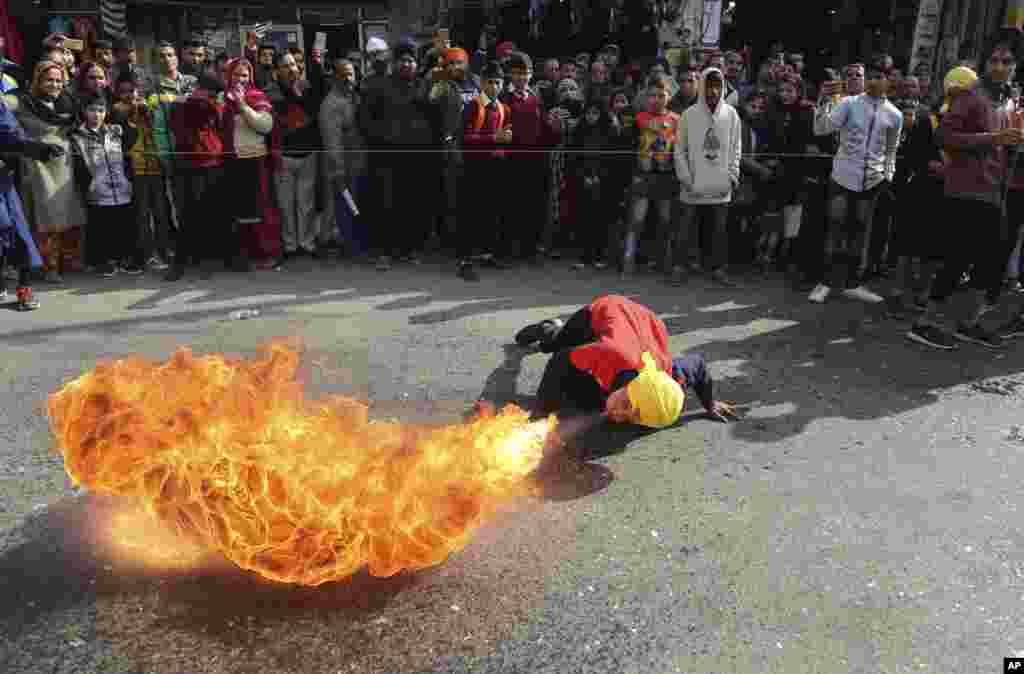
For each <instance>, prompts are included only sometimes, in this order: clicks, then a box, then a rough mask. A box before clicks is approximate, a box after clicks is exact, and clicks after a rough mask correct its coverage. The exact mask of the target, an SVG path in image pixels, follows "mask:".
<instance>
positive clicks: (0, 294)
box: [0, 288, 11, 302]
mask: <svg viewBox="0 0 1024 674" xmlns="http://www.w3.org/2000/svg"><path fill="white" fill-rule="evenodd" d="M10 298H11V296H10V295H9V294H8V292H7V288H4V289H3V290H0V302H6V301H7V300H9V299H10Z"/></svg>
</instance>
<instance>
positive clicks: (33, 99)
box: [18, 91, 78, 128]
mask: <svg viewBox="0 0 1024 674" xmlns="http://www.w3.org/2000/svg"><path fill="white" fill-rule="evenodd" d="M18 100H19V101H20V103H21V105H23V106H24V107H25V108H26V109H28V110H31V111H32V114H33V115H35V116H36V117H38V118H39V119H41V120H42V121H43V122H44V123H46V124H49V125H51V126H59V127H62V128H70V127H71V126H73V125H74V124H75V122H77V121H78V110H77V108H78V106H77V105H75V99H74V97H72V96H71V94H69V93H68V92H66V91H63V92H61V94H60V96H58V97H57V98H56V100H54V101H53V106H52V107H51V106H49V105H47V104H46V102H45V101H44V99H42V98H40V97H37V96H33V95H32V94H30V93H29V92H27V91H19V92H18Z"/></svg>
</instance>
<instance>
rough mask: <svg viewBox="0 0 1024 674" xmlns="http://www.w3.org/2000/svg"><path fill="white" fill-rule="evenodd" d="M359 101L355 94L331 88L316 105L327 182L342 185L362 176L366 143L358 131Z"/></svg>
mask: <svg viewBox="0 0 1024 674" xmlns="http://www.w3.org/2000/svg"><path fill="white" fill-rule="evenodd" d="M361 101H362V94H360V93H359V91H357V90H355V89H352V90H348V91H346V90H343V89H341V88H339V87H338V86H335V87H334V88H332V89H331V92H330V93H329V94H327V98H325V99H324V102H323V105H321V106H320V136H321V139H322V140H323V144H324V151H325V154H324V160H325V173H326V174H327V178H328V179H330V180H333V181H336V182H343V183H344V182H350V181H352V180H353V179H354V178H357V177H359V176H363V175H366V141H365V140H364V139H363V134H362V131H361V130H360V129H359V105H360V102H361Z"/></svg>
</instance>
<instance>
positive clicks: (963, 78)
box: [939, 66, 978, 114]
mask: <svg viewBox="0 0 1024 674" xmlns="http://www.w3.org/2000/svg"><path fill="white" fill-rule="evenodd" d="M977 81H978V73H976V72H974V70H972V69H970V68H968V67H967V66H958V67H956V68H953V69H952V70H950V71H949V72H948V73H946V77H945V78H944V79H943V80H942V90H943V92H945V98H943V100H942V107H941V108H940V109H939V111H940V112H941V113H942V114H945V113H946V111H947V110H949V106H950V105H952V104H953V90H954V89H970V88H971V87H973V86H974V84H975V82H977Z"/></svg>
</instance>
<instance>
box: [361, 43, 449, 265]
mask: <svg viewBox="0 0 1024 674" xmlns="http://www.w3.org/2000/svg"><path fill="white" fill-rule="evenodd" d="M395 66H396V68H395V73H394V74H393V75H392V76H391V77H390V79H389V81H388V82H387V83H385V84H383V85H381V86H380V87H374V88H373V89H371V90H369V91H364V92H363V105H362V107H361V111H360V119H361V125H362V128H363V129H364V133H365V134H366V138H367V144H368V145H369V149H370V150H377V151H376V152H371V154H370V161H371V169H372V175H373V177H374V181H373V184H372V186H371V189H372V190H373V192H374V193H375V197H374V198H373V208H374V210H375V214H374V219H375V222H374V224H373V226H372V230H371V231H372V233H373V237H374V241H373V244H372V245H373V247H374V248H376V250H377V251H378V252H379V253H383V254H382V255H381V256H380V257H379V258H378V260H377V268H378V269H379V270H380V271H386V270H388V269H390V268H391V262H392V256H394V257H396V258H397V259H398V260H399V261H404V262H411V263H416V262H418V260H419V254H420V253H421V252H422V250H423V247H424V244H425V243H426V240H427V228H428V226H429V224H430V222H431V218H432V215H433V214H424V213H423V206H424V204H423V202H422V201H421V200H417V199H412V198H408V195H401V194H400V192H399V190H404V189H408V188H409V186H411V185H416V184H418V183H421V182H422V180H423V176H424V175H425V174H426V171H427V167H428V166H429V160H427V159H426V158H427V157H429V156H430V154H431V153H430V152H429V151H428V150H429V149H431V148H432V147H434V146H435V142H434V140H435V129H434V125H433V124H432V123H431V122H432V114H431V113H432V111H431V109H430V102H429V100H428V96H429V90H428V83H427V82H425V81H424V80H422V79H419V78H417V76H416V74H417V70H416V48H415V46H414V45H412V44H401V45H399V46H398V48H397V49H395ZM425 216H426V217H425ZM389 253H390V254H389Z"/></svg>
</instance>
